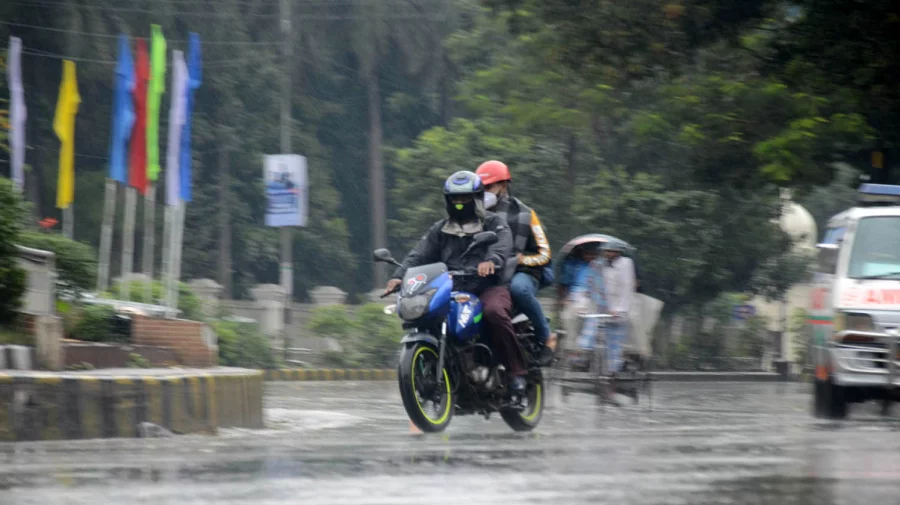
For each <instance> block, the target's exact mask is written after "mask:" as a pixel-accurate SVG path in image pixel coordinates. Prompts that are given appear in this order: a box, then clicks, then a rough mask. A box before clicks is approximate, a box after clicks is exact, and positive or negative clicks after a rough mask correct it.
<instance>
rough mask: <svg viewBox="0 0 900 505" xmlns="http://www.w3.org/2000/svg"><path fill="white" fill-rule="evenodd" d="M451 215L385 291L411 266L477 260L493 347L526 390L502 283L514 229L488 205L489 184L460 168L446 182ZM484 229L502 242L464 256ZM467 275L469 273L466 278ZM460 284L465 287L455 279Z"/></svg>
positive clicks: (478, 289)
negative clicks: (486, 189)
mask: <svg viewBox="0 0 900 505" xmlns="http://www.w3.org/2000/svg"><path fill="white" fill-rule="evenodd" d="M444 199H445V202H446V208H447V216H448V217H447V218H446V219H441V220H440V221H438V222H436V223H435V224H434V225H432V226H431V228H429V229H428V231H427V232H426V233H425V235H424V236H423V237H422V239H421V240H419V243H418V244H417V245H416V247H415V248H414V249H413V250H412V251H410V253H409V255H408V256H407V257H406V259H404V260H403V266H401V267H399V268H397V270H396V271H395V272H394V275H393V276H392V278H391V279H390V280H389V281H388V283H387V288H386V289H385V293H390V292H392V291H394V290H395V289H396V288H397V287H398V286H399V285H400V282H401V279H402V278H403V275H404V273H405V272H406V270H407V269H408V268H411V267H415V266H419V265H426V264H429V263H437V262H443V263H445V264H446V265H447V268H448V269H450V270H451V271H453V270H466V269H467V268H469V269H472V268H473V267H475V266H476V264H477V269H478V275H479V277H480V279H478V280H476V281H475V282H473V283H471V284H468V285H466V287H465V288H466V289H465V290H466V291H473V292H474V293H475V294H477V295H478V296H479V298H480V299H481V303H482V304H483V305H484V320H485V324H486V325H487V327H488V330H489V333H490V336H491V340H492V344H493V345H492V347H493V348H494V350H495V351H496V352H497V353H498V354H499V357H500V359H501V360H502V362H503V364H504V365H505V366H506V368H507V370H508V372H509V376H510V388H511V389H512V390H514V391H517V392H522V391H524V390H525V385H526V384H525V375H526V373H527V370H526V368H525V357H524V354H523V353H522V349H521V348H520V347H519V344H518V342H517V341H516V335H515V330H514V329H513V324H512V314H511V313H512V299H511V298H510V294H509V290H507V289H506V287H505V286H504V285H503V283H502V279H501V275H502V272H503V267H504V266H505V264H506V259H507V258H508V257H509V256H510V255H512V252H513V246H512V235H511V234H510V231H509V226H508V225H507V224H506V221H505V220H504V219H503V218H502V217H500V216H498V215H497V214H494V213H493V212H487V211H485V209H484V185H483V184H482V182H481V179H480V178H479V177H478V176H477V175H475V174H474V173H472V172H468V171H460V172H456V173H455V174H453V175H451V176H450V177H449V178H448V179H447V181H446V182H445V183H444ZM482 231H493V232H495V233H497V236H498V238H499V240H498V241H497V243H495V244H493V245H491V246H489V247H488V248H487V254H486V255H485V256H484V257H483V259H480V260H478V259H475V258H471V259H468V258H463V257H462V255H463V253H464V252H465V250H466V248H467V247H468V246H469V244H471V243H472V239H473V236H474V235H475V234H477V233H480V232H482ZM460 280H463V279H460ZM454 289H459V285H458V283H457V282H454Z"/></svg>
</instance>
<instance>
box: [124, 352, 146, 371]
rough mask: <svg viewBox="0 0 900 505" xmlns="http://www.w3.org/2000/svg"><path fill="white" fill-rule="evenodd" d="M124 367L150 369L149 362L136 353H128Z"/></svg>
mask: <svg viewBox="0 0 900 505" xmlns="http://www.w3.org/2000/svg"><path fill="white" fill-rule="evenodd" d="M125 366H126V367H128V368H151V367H152V365H151V364H150V361H149V360H148V359H147V358H145V357H143V356H141V355H140V354H137V353H134V352H133V353H130V354H129V355H128V362H126V363H125Z"/></svg>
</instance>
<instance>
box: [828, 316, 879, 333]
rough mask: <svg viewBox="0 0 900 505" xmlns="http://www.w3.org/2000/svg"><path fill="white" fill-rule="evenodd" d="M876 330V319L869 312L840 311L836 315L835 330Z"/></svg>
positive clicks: (836, 331) (837, 331)
mask: <svg viewBox="0 0 900 505" xmlns="http://www.w3.org/2000/svg"><path fill="white" fill-rule="evenodd" d="M842 331H868V332H874V331H875V320H874V319H872V316H870V315H869V314H859V313H854V312H838V313H836V314H835V315H834V332H835V333H839V332H842Z"/></svg>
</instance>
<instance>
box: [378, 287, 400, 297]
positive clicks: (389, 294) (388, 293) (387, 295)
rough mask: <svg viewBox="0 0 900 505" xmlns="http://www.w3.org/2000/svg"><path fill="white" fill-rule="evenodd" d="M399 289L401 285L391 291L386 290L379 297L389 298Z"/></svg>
mask: <svg viewBox="0 0 900 505" xmlns="http://www.w3.org/2000/svg"><path fill="white" fill-rule="evenodd" d="M398 291H400V286H397V287H396V288H394V289H392V290H390V291H386V292H385V293H384V294H383V295H381V296H379V297H378V298H387V297H389V296H391V295H392V294H394V293H396V292H398Z"/></svg>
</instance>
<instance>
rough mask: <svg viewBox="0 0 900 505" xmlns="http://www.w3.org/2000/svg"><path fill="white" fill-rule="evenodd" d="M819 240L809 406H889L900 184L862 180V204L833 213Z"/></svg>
mask: <svg viewBox="0 0 900 505" xmlns="http://www.w3.org/2000/svg"><path fill="white" fill-rule="evenodd" d="M817 247H818V249H819V259H818V262H817V267H816V273H815V278H814V286H813V290H812V296H811V300H810V301H811V304H810V317H809V327H810V329H811V335H812V338H811V341H810V344H811V345H810V358H811V360H812V363H813V365H814V367H815V381H814V383H815V386H814V395H815V400H814V413H815V415H816V416H817V417H825V418H832V419H840V418H844V417H846V416H847V406H848V404H849V403H859V402H864V401H867V400H880V401H882V402H883V404H882V405H883V407H884V409H885V412H886V411H887V409H888V408H889V406H890V404H891V401H896V400H900V395H898V391H900V373H898V371H900V355H898V343H897V341H898V339H900V186H888V185H882V184H863V185H862V186H861V187H860V189H859V205H858V206H857V207H854V208H852V209H849V210H846V211H844V212H841V213H840V214H838V215H836V216H834V217H832V218H831V219H830V220H829V221H828V228H827V230H826V232H825V236H824V238H823V240H822V243H820V244H819V245H818V246H817ZM890 356H893V358H894V359H888V358H889V357H890Z"/></svg>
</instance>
